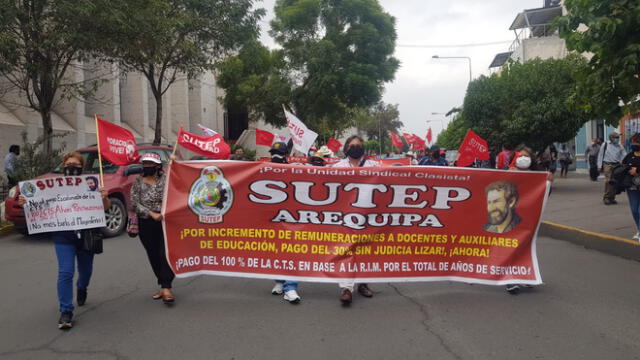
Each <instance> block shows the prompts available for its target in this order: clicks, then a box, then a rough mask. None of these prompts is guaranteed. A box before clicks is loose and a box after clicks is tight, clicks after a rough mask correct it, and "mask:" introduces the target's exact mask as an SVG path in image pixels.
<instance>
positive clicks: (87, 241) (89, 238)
mask: <svg viewBox="0 0 640 360" xmlns="http://www.w3.org/2000/svg"><path fill="white" fill-rule="evenodd" d="M80 234H81V238H82V250H84V251H87V252H90V253H92V254H102V250H103V249H102V239H103V238H104V235H102V232H100V230H99V229H84V230H81V232H80Z"/></svg>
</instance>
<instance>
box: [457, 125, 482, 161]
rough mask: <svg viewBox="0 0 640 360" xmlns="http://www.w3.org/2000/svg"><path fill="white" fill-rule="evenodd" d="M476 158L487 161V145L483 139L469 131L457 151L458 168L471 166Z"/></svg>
mask: <svg viewBox="0 0 640 360" xmlns="http://www.w3.org/2000/svg"><path fill="white" fill-rule="evenodd" d="M476 158H477V159H480V160H489V145H487V142H486V141H485V140H484V139H483V138H481V137H480V136H478V134H476V133H474V132H473V130H471V129H469V131H467V135H466V136H465V137H464V140H463V141H462V143H461V144H460V148H459V149H458V166H460V167H465V166H469V165H471V164H473V161H474V160H475V159H476Z"/></svg>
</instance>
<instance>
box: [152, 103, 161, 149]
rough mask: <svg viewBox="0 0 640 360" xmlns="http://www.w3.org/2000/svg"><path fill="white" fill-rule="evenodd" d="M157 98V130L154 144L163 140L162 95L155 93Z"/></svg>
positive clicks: (158, 143)
mask: <svg viewBox="0 0 640 360" xmlns="http://www.w3.org/2000/svg"><path fill="white" fill-rule="evenodd" d="M154 97H155V98H156V132H155V136H154V138H153V145H160V142H161V140H162V95H161V94H154Z"/></svg>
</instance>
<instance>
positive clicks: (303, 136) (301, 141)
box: [282, 106, 318, 154]
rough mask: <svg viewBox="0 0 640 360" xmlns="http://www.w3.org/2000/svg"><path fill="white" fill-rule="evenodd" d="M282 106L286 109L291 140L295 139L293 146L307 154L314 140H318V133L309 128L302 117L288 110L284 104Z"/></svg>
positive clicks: (285, 113)
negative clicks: (299, 117) (301, 119)
mask: <svg viewBox="0 0 640 360" xmlns="http://www.w3.org/2000/svg"><path fill="white" fill-rule="evenodd" d="M282 108H283V110H284V115H285V117H286V118H287V125H288V127H289V134H291V140H293V148H294V149H296V150H298V151H300V152H301V153H303V154H307V153H308V152H309V148H310V147H311V145H313V142H314V141H316V138H317V137H318V134H317V133H315V132H314V131H312V130H309V128H307V126H306V125H305V124H304V123H303V122H302V121H300V119H298V118H297V117H296V116H295V115H293V114H292V113H290V112H289V111H287V109H285V108H284V106H283V107H282Z"/></svg>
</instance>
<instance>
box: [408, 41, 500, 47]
mask: <svg viewBox="0 0 640 360" xmlns="http://www.w3.org/2000/svg"><path fill="white" fill-rule="evenodd" d="M512 42H513V40H505V41H492V42H486V43H471V44H456V45H420V44H398V45H396V47H404V48H462V47H475V46H489V45H498V44H509V43H512Z"/></svg>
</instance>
